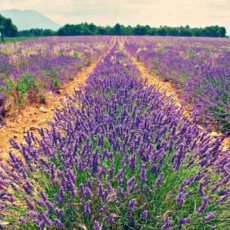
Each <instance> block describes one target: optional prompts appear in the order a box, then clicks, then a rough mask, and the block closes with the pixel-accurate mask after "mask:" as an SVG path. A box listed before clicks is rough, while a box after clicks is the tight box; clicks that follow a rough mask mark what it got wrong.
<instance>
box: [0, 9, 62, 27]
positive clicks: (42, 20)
mask: <svg viewBox="0 0 230 230" xmlns="http://www.w3.org/2000/svg"><path fill="white" fill-rule="evenodd" d="M0 14H1V15H2V16H3V17H6V18H11V19H12V21H13V23H14V24H15V25H16V26H17V27H18V30H27V29H34V28H39V29H51V30H57V29H59V28H60V25H58V24H57V23H56V22H54V21H52V20H50V19H49V18H47V17H46V16H44V15H42V14H40V13H38V12H37V11H34V10H16V9H12V10H5V11H0Z"/></svg>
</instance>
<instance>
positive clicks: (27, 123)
mask: <svg viewBox="0 0 230 230" xmlns="http://www.w3.org/2000/svg"><path fill="white" fill-rule="evenodd" d="M114 42H115V41H113V42H111V43H112V44H111V47H110V48H109V49H108V52H109V51H110V50H111V48H112V47H113V44H114ZM108 52H105V53H104V54H103V55H102V56H101V57H100V58H99V59H98V60H97V62H95V63H93V64H91V65H90V66H88V67H85V68H83V69H82V71H80V72H79V73H78V74H77V75H76V76H75V78H74V79H73V80H72V81H70V82H68V83H66V84H64V85H63V86H62V87H61V89H60V94H57V95H54V94H53V93H52V92H49V93H47V94H46V95H45V97H46V99H47V100H46V101H47V104H46V105H44V106H42V105H30V106H27V107H26V108H25V109H23V110H22V111H21V112H20V114H19V115H17V116H16V117H15V118H11V119H7V120H6V125H5V126H3V127H2V128H1V129H0V140H1V141H0V158H2V159H6V158H7V156H8V151H9V150H11V149H12V146H11V144H10V142H9V141H10V139H11V138H13V139H15V140H16V141H17V142H23V139H24V135H25V133H26V131H27V130H30V131H33V132H34V134H35V136H36V135H37V134H38V128H45V127H48V125H47V121H51V120H52V118H53V115H54V112H55V108H61V107H62V106H61V103H60V100H62V99H64V98H65V94H66V93H67V94H69V95H71V94H72V93H73V92H74V90H75V89H76V90H77V89H80V88H81V87H83V86H84V84H85V82H86V80H87V76H88V75H89V74H90V73H91V72H92V71H93V69H94V68H95V66H96V65H97V63H98V62H99V61H100V60H102V59H103V58H104V57H105V55H106V54H107V53H108ZM41 107H42V108H41Z"/></svg>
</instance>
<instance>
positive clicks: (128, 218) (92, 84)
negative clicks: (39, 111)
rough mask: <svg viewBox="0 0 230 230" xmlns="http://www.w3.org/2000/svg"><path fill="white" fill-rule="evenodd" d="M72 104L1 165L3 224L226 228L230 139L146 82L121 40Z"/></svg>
mask: <svg viewBox="0 0 230 230" xmlns="http://www.w3.org/2000/svg"><path fill="white" fill-rule="evenodd" d="M63 106H64V107H63V109H61V110H57V112H56V115H55V119H54V122H51V123H50V126H51V128H50V129H49V130H42V129H40V131H39V132H40V135H41V138H36V137H34V135H33V133H30V132H28V133H27V135H26V137H25V141H26V144H18V143H16V142H15V141H13V140H12V141H11V143H12V145H13V147H14V149H15V150H16V151H17V154H14V153H12V152H10V153H9V156H10V160H9V161H8V165H6V164H3V163H0V166H1V171H0V173H1V174H0V175H1V181H0V186H1V192H0V194H1V195H0V208H1V212H2V213H3V214H2V220H1V221H0V224H1V225H2V227H3V228H4V227H5V228H10V227H11V228H20V229H37V228H41V229H45V228H46V229H95V230H99V229H162V230H163V229H186V228H188V229H211V228H213V229H214V228H215V227H214V226H216V229H226V226H227V222H228V220H229V217H230V216H229V212H228V204H229V190H228V189H227V187H226V184H227V183H229V170H228V169H229V159H228V156H227V153H225V152H224V151H222V149H221V147H220V145H221V142H222V139H220V138H218V139H213V138H211V137H209V136H207V134H206V133H205V132H203V133H201V132H200V131H199V129H198V128H197V127H196V125H194V124H193V123H192V121H189V120H188V119H187V118H185V117H183V115H182V110H181V109H179V108H178V107H176V106H175V105H174V103H173V100H172V99H171V98H168V97H166V96H165V95H164V94H161V93H160V92H159V91H158V90H156V89H155V88H154V87H153V86H151V87H148V86H147V85H146V84H145V83H144V82H142V81H141V79H140V77H139V72H138V70H137V69H136V68H135V67H134V66H133V65H132V63H131V62H130V60H129V59H128V58H127V56H126V55H124V54H123V53H122V52H119V51H118V50H117V46H115V47H114V48H113V49H112V50H111V52H110V53H109V54H108V55H107V56H106V58H105V59H104V60H103V61H101V62H100V63H99V64H98V65H97V67H96V68H95V69H94V71H93V72H92V73H91V74H90V76H89V77H88V80H87V84H86V86H85V88H84V89H83V90H82V91H76V92H75V93H74V95H73V96H68V97H67V101H66V102H65V103H64V102H63ZM19 153H20V155H21V157H19ZM12 169H13V170H12Z"/></svg>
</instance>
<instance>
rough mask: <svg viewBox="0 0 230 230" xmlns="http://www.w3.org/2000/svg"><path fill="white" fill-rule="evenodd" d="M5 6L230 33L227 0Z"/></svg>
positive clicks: (27, 1) (34, 0)
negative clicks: (213, 28) (219, 28)
mask: <svg viewBox="0 0 230 230" xmlns="http://www.w3.org/2000/svg"><path fill="white" fill-rule="evenodd" d="M7 9H22V10H31V9H32V10H36V11H38V12H40V13H42V14H44V15H45V16H47V17H49V18H50V19H52V20H54V21H55V22H57V23H59V24H60V25H64V24H66V23H74V24H76V23H81V22H93V23H95V24H97V25H114V24H115V23H117V22H119V23H121V24H124V25H137V24H140V25H147V24H148V25H150V26H160V25H169V26H180V25H190V26H192V27H194V26H197V27H204V26H208V25H221V26H225V27H226V28H227V30H228V34H230V0H0V11H1V10H7Z"/></svg>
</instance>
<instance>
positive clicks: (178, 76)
mask: <svg viewBox="0 0 230 230" xmlns="http://www.w3.org/2000/svg"><path fill="white" fill-rule="evenodd" d="M127 49H128V51H129V52H130V53H131V54H132V55H135V56H136V57H137V59H138V60H139V61H141V62H142V63H144V65H145V66H146V67H147V69H148V70H149V72H150V73H151V74H153V75H157V76H159V77H160V78H161V79H162V80H163V81H171V82H172V83H173V84H174V86H175V87H176V89H177V90H178V92H179V93H180V95H181V99H182V100H183V101H184V103H185V104H192V106H193V109H194V115H195V116H196V118H197V120H198V121H199V122H200V123H202V124H203V125H209V126H214V127H215V128H218V129H219V130H222V131H230V113H229V111H230V88H229V87H230V65H229V62H230V42H229V41H228V40H227V39H209V38H206V39H205V38H200V39H197V38H170V39H169V38H152V39H147V38H146V39H140V38H135V39H134V38H133V40H132V42H129V43H127Z"/></svg>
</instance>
